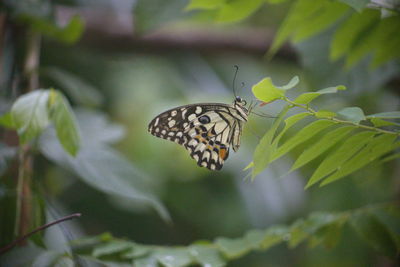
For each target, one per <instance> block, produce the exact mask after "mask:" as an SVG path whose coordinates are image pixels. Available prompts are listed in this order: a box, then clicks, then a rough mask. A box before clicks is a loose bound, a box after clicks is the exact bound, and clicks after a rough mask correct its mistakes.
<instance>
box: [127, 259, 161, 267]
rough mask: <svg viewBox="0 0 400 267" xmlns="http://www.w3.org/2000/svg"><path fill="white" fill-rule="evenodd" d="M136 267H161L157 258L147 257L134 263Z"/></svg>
mask: <svg viewBox="0 0 400 267" xmlns="http://www.w3.org/2000/svg"><path fill="white" fill-rule="evenodd" d="M133 266H135V267H160V265H159V264H158V261H157V259H156V258H153V257H146V258H140V259H137V260H135V261H134V262H133Z"/></svg>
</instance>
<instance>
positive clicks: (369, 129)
mask: <svg viewBox="0 0 400 267" xmlns="http://www.w3.org/2000/svg"><path fill="white" fill-rule="evenodd" d="M298 81H299V80H298V78H297V77H295V78H293V79H292V80H291V81H290V82H289V83H288V84H287V85H285V86H281V87H278V86H275V85H274V84H273V83H272V81H271V79H270V78H265V79H263V80H262V81H260V82H259V83H257V84H256V85H254V86H253V88H252V90H253V93H254V95H255V97H256V98H258V99H259V100H261V101H263V102H266V103H269V102H272V101H275V100H283V101H285V102H286V106H285V107H284V108H283V110H282V111H281V113H280V114H279V116H278V117H277V119H276V120H275V122H274V123H273V125H272V127H271V128H270V129H269V130H268V131H267V132H266V133H265V135H264V136H263V137H262V138H261V140H260V142H259V144H258V146H257V147H256V150H255V152H254V158H253V162H252V163H251V164H250V165H249V166H248V167H247V168H250V167H252V168H253V169H252V176H253V177H255V176H256V175H258V174H259V173H261V172H262V171H263V170H264V169H265V168H266V167H267V166H268V165H269V164H270V163H272V162H273V161H275V160H277V159H279V158H280V157H282V156H283V155H285V154H287V153H288V152H290V151H291V150H293V149H294V148H295V147H297V146H299V145H300V144H302V143H305V142H307V141H312V144H310V145H309V146H308V147H307V148H306V149H305V150H304V151H303V152H302V154H301V155H300V156H299V157H298V158H297V159H296V161H295V162H294V164H293V166H292V167H291V169H290V171H294V170H296V169H298V168H300V167H302V166H304V165H305V164H307V163H309V162H311V161H313V160H314V159H317V158H318V157H319V156H321V155H324V157H323V159H322V161H321V162H320V163H319V166H318V167H317V168H316V170H315V171H314V173H313V174H312V176H311V178H310V179H309V181H308V183H307V186H306V187H309V186H311V185H313V184H315V183H317V182H321V181H322V183H321V185H326V184H328V183H331V182H333V181H336V180H338V179H340V178H343V177H345V176H347V175H349V174H351V173H353V172H355V171H357V170H359V169H361V168H362V167H365V166H366V165H368V164H370V163H371V162H373V161H376V160H382V161H386V160H388V159H391V158H396V157H398V156H399V154H398V152H395V150H396V149H397V148H398V147H399V146H400V142H399V141H398V137H399V135H400V133H399V131H398V126H399V125H398V124H397V123H395V122H393V121H390V120H387V119H398V118H400V112H398V111H394V112H385V113H379V114H372V115H365V114H364V112H363V110H362V109H361V108H359V107H347V108H344V109H342V110H340V111H338V112H333V111H330V110H320V111H317V110H314V109H312V108H311V107H310V104H311V102H312V101H313V100H314V99H316V98H317V97H319V96H321V95H325V94H331V93H336V92H338V91H340V90H344V89H345V87H344V86H336V87H329V88H325V89H322V90H319V91H316V92H306V93H303V94H301V95H299V96H298V97H297V98H296V99H295V100H293V101H292V100H290V99H289V98H288V97H286V91H287V90H288V89H291V88H293V87H295V86H296V84H297V83H298ZM292 108H300V109H302V110H303V111H304V112H301V113H297V114H295V115H292V116H290V117H287V118H285V115H286V114H287V113H288V111H289V110H290V109H292ZM306 118H311V120H310V121H309V122H306V123H304V124H303V127H302V129H301V130H299V131H297V132H296V133H295V134H294V135H293V136H291V137H290V138H287V139H286V140H284V138H282V137H284V136H285V134H286V133H287V131H288V130H290V129H292V127H294V126H295V125H296V124H297V123H299V122H301V121H303V122H304V121H305V119H306ZM282 124H283V125H284V126H283V128H282V127H281V125H282ZM387 126H391V127H395V130H387V129H383V128H384V127H387ZM282 140H284V141H282ZM390 152H393V154H391V155H390V156H389V158H385V159H382V156H385V155H388V154H389V153H390Z"/></svg>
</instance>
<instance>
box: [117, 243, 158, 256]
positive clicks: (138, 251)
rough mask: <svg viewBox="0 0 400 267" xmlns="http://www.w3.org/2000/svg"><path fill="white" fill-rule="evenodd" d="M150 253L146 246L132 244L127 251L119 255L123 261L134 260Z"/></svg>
mask: <svg viewBox="0 0 400 267" xmlns="http://www.w3.org/2000/svg"><path fill="white" fill-rule="evenodd" d="M132 244H133V243H132ZM150 251H151V248H150V247H148V246H144V245H140V244H133V245H132V247H131V248H130V249H129V250H127V251H126V252H123V253H122V254H121V257H122V258H124V259H135V258H139V257H143V256H145V255H147V254H149V253H150Z"/></svg>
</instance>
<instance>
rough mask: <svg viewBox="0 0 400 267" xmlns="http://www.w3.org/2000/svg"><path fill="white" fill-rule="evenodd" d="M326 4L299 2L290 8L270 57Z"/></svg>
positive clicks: (322, 0) (269, 52)
mask: <svg viewBox="0 0 400 267" xmlns="http://www.w3.org/2000/svg"><path fill="white" fill-rule="evenodd" d="M325 4H326V1H325V0H320V1H311V0H298V1H296V2H295V3H294V4H293V5H292V6H291V8H290V10H289V13H288V15H287V16H286V18H285V20H284V21H283V23H282V25H281V26H280V27H279V29H278V32H277V34H276V36H275V39H274V41H273V43H272V45H271V48H270V50H269V51H268V56H269V57H271V56H272V55H274V54H275V53H276V51H278V49H279V48H280V47H281V46H282V45H283V44H284V43H285V42H286V41H287V40H288V39H289V37H290V35H292V34H293V33H294V32H295V31H296V30H297V28H298V27H299V25H302V23H303V21H306V20H307V19H309V18H310V17H312V16H314V15H315V14H317V12H319V11H320V10H321V9H322V8H323V7H324V6H325Z"/></svg>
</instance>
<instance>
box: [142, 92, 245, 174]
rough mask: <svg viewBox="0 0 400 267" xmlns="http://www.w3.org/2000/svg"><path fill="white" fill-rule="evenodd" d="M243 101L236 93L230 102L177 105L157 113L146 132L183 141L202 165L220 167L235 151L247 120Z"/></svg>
mask: <svg viewBox="0 0 400 267" xmlns="http://www.w3.org/2000/svg"><path fill="white" fill-rule="evenodd" d="M245 105H246V102H245V101H244V100H242V99H241V98H240V97H237V98H236V99H235V101H234V102H233V104H231V105H228V104H223V103H198V104H191V105H185V106H180V107H176V108H173V109H170V110H167V111H165V112H163V113H161V114H159V115H158V116H156V117H155V118H154V119H153V120H152V121H151V122H150V124H149V128H148V130H149V132H150V133H151V134H152V135H154V136H157V137H160V138H163V139H167V140H170V141H173V142H176V143H178V144H180V145H183V146H184V147H185V148H186V149H187V150H188V151H189V153H190V156H191V157H192V158H193V159H194V160H196V162H197V164H198V165H199V166H201V167H206V168H208V169H210V170H220V169H221V168H222V166H223V164H224V161H225V160H226V159H227V158H228V156H229V148H230V147H232V148H233V150H234V151H237V150H238V149H239V147H240V136H241V134H242V129H243V124H244V123H245V122H246V121H247V117H248V113H249V112H248V110H247V108H246V107H245Z"/></svg>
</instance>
